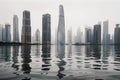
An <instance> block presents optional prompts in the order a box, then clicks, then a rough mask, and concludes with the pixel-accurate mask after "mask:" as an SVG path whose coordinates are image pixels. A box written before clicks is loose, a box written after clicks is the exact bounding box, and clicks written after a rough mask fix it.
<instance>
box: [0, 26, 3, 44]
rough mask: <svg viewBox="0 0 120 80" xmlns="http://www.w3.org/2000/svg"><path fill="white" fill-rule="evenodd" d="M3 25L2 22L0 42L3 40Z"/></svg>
mask: <svg viewBox="0 0 120 80" xmlns="http://www.w3.org/2000/svg"><path fill="white" fill-rule="evenodd" d="M2 31H3V25H2V24H0V42H2V41H3V38H2V37H3V32H2Z"/></svg>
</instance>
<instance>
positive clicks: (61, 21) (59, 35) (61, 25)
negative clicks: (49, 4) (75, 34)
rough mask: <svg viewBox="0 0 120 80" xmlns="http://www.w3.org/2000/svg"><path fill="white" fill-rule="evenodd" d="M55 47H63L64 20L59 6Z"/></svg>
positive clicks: (61, 7)
mask: <svg viewBox="0 0 120 80" xmlns="http://www.w3.org/2000/svg"><path fill="white" fill-rule="evenodd" d="M57 45H65V19H64V8H63V6H62V5H60V6H59V23H58V31H57Z"/></svg>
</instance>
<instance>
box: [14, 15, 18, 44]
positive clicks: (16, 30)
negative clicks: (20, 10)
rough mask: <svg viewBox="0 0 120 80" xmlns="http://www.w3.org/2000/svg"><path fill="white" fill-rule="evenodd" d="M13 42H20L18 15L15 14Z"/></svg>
mask: <svg viewBox="0 0 120 80" xmlns="http://www.w3.org/2000/svg"><path fill="white" fill-rule="evenodd" d="M13 42H19V29H18V16H17V15H14V16H13Z"/></svg>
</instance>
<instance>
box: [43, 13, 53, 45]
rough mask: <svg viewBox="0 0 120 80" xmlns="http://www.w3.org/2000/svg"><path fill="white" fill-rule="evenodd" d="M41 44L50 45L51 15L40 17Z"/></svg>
mask: <svg viewBox="0 0 120 80" xmlns="http://www.w3.org/2000/svg"><path fill="white" fill-rule="evenodd" d="M42 44H43V45H47V44H51V15H50V14H44V15H43V16H42Z"/></svg>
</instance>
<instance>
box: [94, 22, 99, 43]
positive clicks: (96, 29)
mask: <svg viewBox="0 0 120 80" xmlns="http://www.w3.org/2000/svg"><path fill="white" fill-rule="evenodd" d="M93 44H101V24H96V25H94V30H93Z"/></svg>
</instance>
